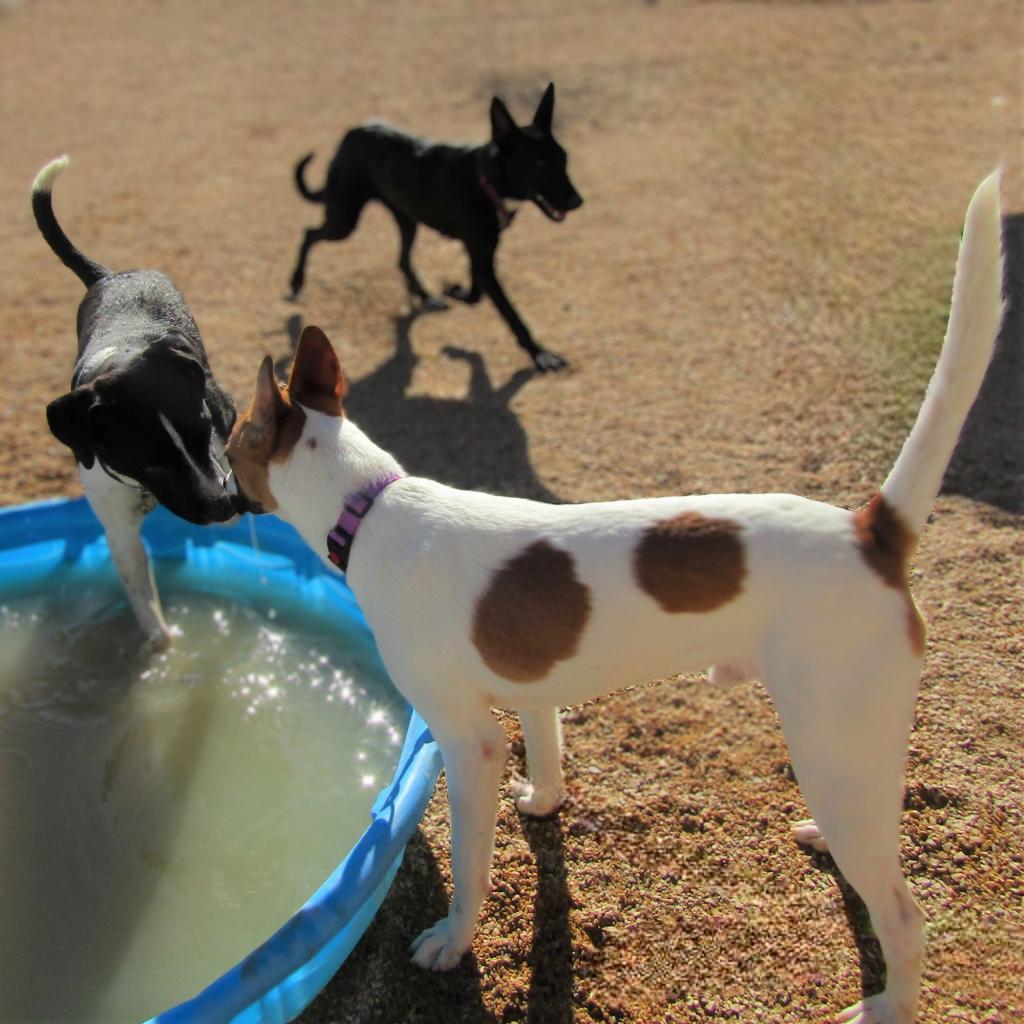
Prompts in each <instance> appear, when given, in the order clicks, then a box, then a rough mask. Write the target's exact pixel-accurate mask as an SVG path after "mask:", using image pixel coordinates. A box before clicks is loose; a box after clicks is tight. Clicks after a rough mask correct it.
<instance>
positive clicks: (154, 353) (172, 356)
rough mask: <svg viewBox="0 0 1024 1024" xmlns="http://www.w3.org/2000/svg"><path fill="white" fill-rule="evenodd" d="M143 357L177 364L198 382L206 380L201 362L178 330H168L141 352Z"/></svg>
mask: <svg viewBox="0 0 1024 1024" xmlns="http://www.w3.org/2000/svg"><path fill="white" fill-rule="evenodd" d="M143 358H144V359H147V360H155V361H158V362H164V365H174V366H178V367H180V368H181V369H183V370H184V371H185V373H187V374H188V375H189V376H190V377H191V378H192V379H193V380H195V381H196V382H197V383H199V384H202V383H203V382H204V381H205V380H206V371H205V370H204V369H203V364H202V363H200V362H199V360H198V359H197V358H196V357H195V354H194V353H193V351H192V348H191V346H190V345H189V343H188V340H187V339H186V338H185V336H184V335H183V334H181V333H179V332H178V331H168V332H167V333H166V334H165V335H164V336H163V337H162V338H159V339H158V340H157V341H156V342H155V343H154V344H152V345H150V346H149V347H148V348H147V349H146V350H145V351H144V352H143Z"/></svg>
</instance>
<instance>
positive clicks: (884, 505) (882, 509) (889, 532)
mask: <svg viewBox="0 0 1024 1024" xmlns="http://www.w3.org/2000/svg"><path fill="white" fill-rule="evenodd" d="M853 529H854V533H855V535H856V538H857V547H858V548H859V549H860V553H861V555H862V556H863V558H864V561H865V562H867V563H868V565H869V566H870V567H871V568H872V569H873V570H874V571H875V572H876V573H878V575H879V577H881V579H882V582H883V583H885V585H886V586H887V587H894V588H896V589H897V590H901V589H905V588H906V585H907V574H908V566H909V562H910V555H911V553H912V552H913V550H914V545H915V544H916V543H917V538H916V537H915V536H914V535H913V534H912V533H911V532H910V531H909V530H908V529H907V527H906V526H905V525H904V523H903V520H902V518H901V517H900V514H899V513H898V512H897V511H896V510H895V509H894V508H893V507H892V506H891V505H890V504H889V503H888V502H887V501H886V500H885V498H883V497H882V495H881V494H876V495H875V496H874V497H873V498H872V499H871V501H870V502H868V504H867V505H865V506H864V508H861V509H858V510H857V511H856V512H854V513H853Z"/></svg>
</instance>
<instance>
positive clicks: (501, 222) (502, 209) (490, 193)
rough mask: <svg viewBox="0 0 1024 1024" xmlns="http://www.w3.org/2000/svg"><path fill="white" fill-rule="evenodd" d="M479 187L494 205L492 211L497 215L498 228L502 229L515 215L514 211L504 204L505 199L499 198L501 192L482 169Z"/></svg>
mask: <svg viewBox="0 0 1024 1024" xmlns="http://www.w3.org/2000/svg"><path fill="white" fill-rule="evenodd" d="M480 187H481V188H482V189H483V190H484V194H485V195H486V196H487V198H488V199H490V201H491V203H492V204H493V206H494V212H495V213H496V214H497V215H498V230H499V231H504V230H505V228H507V227H508V226H509V224H511V223H512V218H513V217H514V216H515V215H516V211H515V210H510V209H509V208H508V207H507V206H506V205H505V200H504V199H502V198H501V193H500V192H499V191H498V190H497V189H496V188H495V187H494V185H493V184H491V179H490V178H488V177H487V175H486V174H484V173H483V172H482V171H481V172H480Z"/></svg>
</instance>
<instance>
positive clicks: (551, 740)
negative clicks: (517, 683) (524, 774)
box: [512, 708, 565, 817]
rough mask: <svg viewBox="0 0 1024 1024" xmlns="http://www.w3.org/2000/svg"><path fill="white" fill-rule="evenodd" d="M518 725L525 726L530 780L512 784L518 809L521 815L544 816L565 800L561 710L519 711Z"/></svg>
mask: <svg viewBox="0 0 1024 1024" xmlns="http://www.w3.org/2000/svg"><path fill="white" fill-rule="evenodd" d="M519 724H520V725H521V726H522V727H523V739H524V740H525V742H526V764H527V768H528V770H529V773H530V777H529V780H526V779H516V780H514V781H513V783H512V792H513V795H514V796H515V801H516V807H517V808H518V809H519V811H520V812H521V813H522V814H529V815H533V816H536V817H544V816H545V815H547V814H553V813H554V812H555V811H557V810H558V808H559V807H561V806H562V803H563V802H564V800H565V780H564V778H563V777H562V724H561V722H560V721H559V718H558V708H539V709H535V710H532V711H520V712H519Z"/></svg>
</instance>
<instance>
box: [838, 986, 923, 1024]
mask: <svg viewBox="0 0 1024 1024" xmlns="http://www.w3.org/2000/svg"><path fill="white" fill-rule="evenodd" d="M910 1022H911V1018H910V1017H894V1016H892V1014H890V1012H889V1002H888V1000H887V999H886V998H885V993H884V992H879V993H878V995H874V996H868V998H867V999H862V1000H860V1002H858V1003H854V1004H853V1006H848V1007H847V1008H846V1009H845V1010H843V1011H842V1013H840V1014H838V1015H837V1016H836V1024H910Z"/></svg>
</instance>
